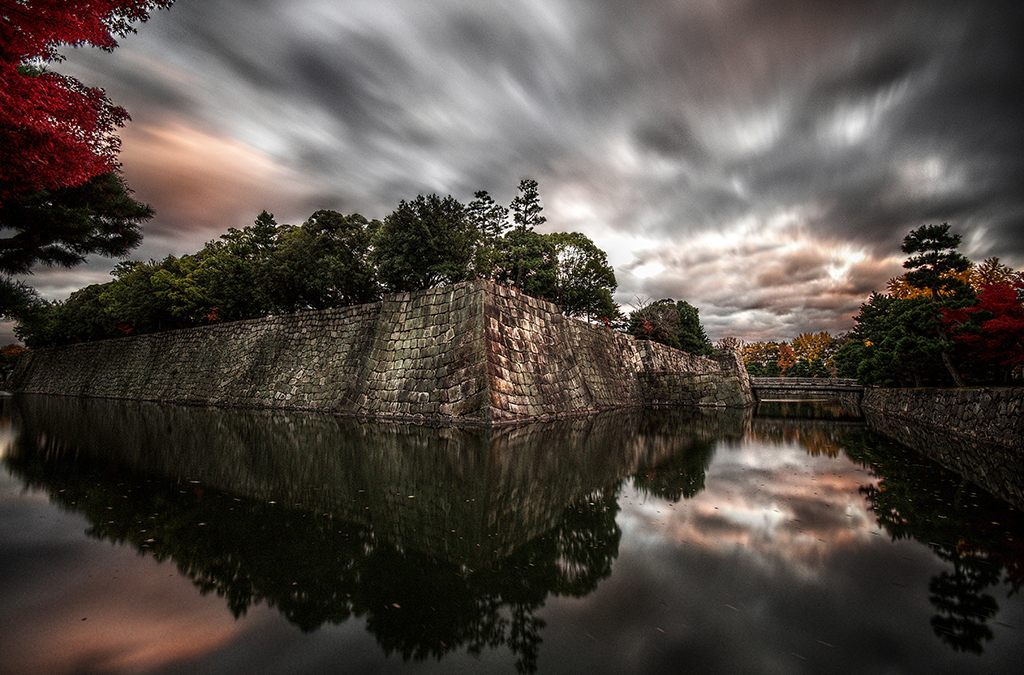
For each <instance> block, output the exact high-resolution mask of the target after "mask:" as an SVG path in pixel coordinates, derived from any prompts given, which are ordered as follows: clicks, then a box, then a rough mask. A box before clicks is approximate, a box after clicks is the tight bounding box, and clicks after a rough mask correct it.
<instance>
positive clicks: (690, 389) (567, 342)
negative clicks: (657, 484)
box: [10, 281, 753, 423]
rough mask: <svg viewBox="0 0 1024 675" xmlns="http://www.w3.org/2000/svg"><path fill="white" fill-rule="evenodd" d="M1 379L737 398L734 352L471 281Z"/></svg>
mask: <svg viewBox="0 0 1024 675" xmlns="http://www.w3.org/2000/svg"><path fill="white" fill-rule="evenodd" d="M10 386H11V389H12V390H14V391H21V392H24V393H40V394H62V395H73V396H91V397H102V398H117V399H131V400H142V401H166V402H174V403H189V404H202V405H219V406H239V407H250V408H291V409H303V410H321V411H329V412H334V413H340V414H350V415H361V416H377V417H396V418H426V419H444V420H453V421H463V422H478V423H501V422H515V421H525V420H531V419H545V418H549V417H559V416H566V415H577V414H585V413H590V412H596V411H599V410H606V409H610V408H623V407H634V406H641V405H706V406H745V405H748V404H750V403H751V402H752V400H753V399H752V396H751V394H750V384H749V378H748V377H747V375H746V370H745V369H744V368H743V365H742V362H741V360H740V359H739V358H738V357H735V356H733V358H730V355H727V356H726V357H724V358H722V359H719V360H715V359H709V358H704V357H698V356H693V355H691V354H687V353H685V352H680V351H678V350H674V349H670V348H668V347H664V346H663V345H659V344H656V343H651V342H646V341H636V340H634V339H633V338H632V337H630V336H627V335H623V334H621V333H617V332H615V331H612V330H609V329H607V328H604V327H599V326H593V325H590V324H587V323H585V322H582V321H578V320H575V319H570V318H567V317H565V316H563V315H562V314H561V312H559V310H558V308H557V307H556V306H555V305H553V304H551V303H548V302H545V301H542V300H537V299H536V298H531V297H528V296H525V295H522V294H520V293H518V292H516V291H514V290H510V289H507V288H504V287H501V286H496V285H494V284H491V283H489V282H483V281H475V282H467V283H463V284H457V285H455V286H451V287H445V288H435V289H429V290H426V291H420V292H417V293H402V294H398V295H394V296H389V297H387V298H385V299H384V300H383V301H382V302H377V303H373V304H368V305H360V306H357V307H346V308H341V309H328V310H321V311H312V312H301V313H297V314H289V315H283V316H275V317H268V318H264V319H254V320H249V321H237V322H232V323H225V324H215V325H211V326H203V327H199V328H192V329H187V330H180V331H169V332H166V333H156V334H151V335H139V336H133V337H125V338H120V339H117V340H105V341H100V342H92V343H87V344H81V345H72V346H68V347H61V348H54V349H44V350H32V351H30V352H28V353H26V354H25V355H24V357H23V358H22V359H21V360H20V361H19V363H18V366H17V368H16V370H15V372H14V374H13V376H12V378H11V382H10Z"/></svg>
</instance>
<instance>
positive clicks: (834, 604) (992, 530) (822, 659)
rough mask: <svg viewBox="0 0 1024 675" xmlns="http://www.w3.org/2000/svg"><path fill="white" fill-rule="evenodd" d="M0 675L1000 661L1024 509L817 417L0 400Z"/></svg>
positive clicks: (801, 413) (832, 668)
mask: <svg viewBox="0 0 1024 675" xmlns="http://www.w3.org/2000/svg"><path fill="white" fill-rule="evenodd" d="M0 406H2V409H0V457H2V465H3V470H2V471H0V654H2V656H0V673H4V674H7V673H11V674H15V673H18V674H25V675H33V674H40V675H42V674H44V673H45V674H46V675H65V674H66V675H72V674H74V675H89V674H96V675H99V674H103V675H109V674H121V673H125V674H127V673H132V674H138V673H145V674H157V673H159V674H172V673H173V674H177V673H182V674H184V673H188V674H190V675H191V674H196V673H200V674H201V673H218V674H220V673H228V674H233V673H239V674H241V673H245V674H246V675H251V674H260V673H267V674H271V673H273V674H275V675H276V674H279V673H302V674H310V675H312V674H320V673H391V672H400V673H515V672H517V671H518V672H527V673H532V672H536V673H598V674H600V673H638V674H639V673H645V674H646V673H672V674H673V675H674V674H676V673H680V672H692V673H856V674H857V675H862V674H864V673H929V674H934V673H958V674H959V673H1016V672H1019V668H1020V665H1021V664H1022V663H1024V601H1022V598H1021V590H1020V589H1021V586H1022V585H1024V518H1022V514H1021V513H1020V512H1019V511H1016V510H1014V509H1013V508H1011V507H1009V506H1008V505H1006V504H1005V503H1003V502H1000V501H998V500H996V499H994V498H992V497H990V496H988V495H987V494H986V493H985V492H984V491H983V490H981V489H980V488H977V487H975V486H973V485H972V484H971V483H969V482H967V481H965V480H964V479H962V478H961V477H959V476H958V475H956V474H954V473H951V472H949V471H946V470H944V469H942V468H941V467H939V466H938V465H936V464H934V463H933V462H931V461H929V460H927V459H925V458H923V457H922V456H920V455H918V454H916V453H915V452H913V451H910V450H908V449H906V448H903V447H901V446H899V445H897V444H895V443H893V442H891V441H888V440H886V439H885V438H884V437H882V436H880V435H877V434H875V433H873V432H872V431H871V430H869V429H868V428H866V426H865V425H864V423H863V422H861V421H859V420H857V419H854V418H849V417H847V416H846V415H845V414H844V413H843V410H842V407H841V406H839V405H838V404H834V403H829V402H812V403H808V402H779V403H766V404H762V407H761V408H760V409H759V410H758V411H757V412H756V414H754V413H753V411H737V410H726V411H715V410H675V411H667V410H654V411H644V412H616V413H607V414H602V415H598V416H595V417H591V418H586V419H577V420H568V421H559V422H550V423H542V424H533V425H528V426H517V427H508V428H502V429H498V430H493V429H484V428H452V427H433V426H429V425H413V424H397V423H386V422H374V421H366V420H354V419H346V418H338V417H333V416H329V415H316V414H301V413H281V412H267V411H245V410H217V409H205V408H188V407H178V406H161V405H157V404H140V403H124V402H115V401H102V400H80V399H74V398H60V397H19V398H14V399H0Z"/></svg>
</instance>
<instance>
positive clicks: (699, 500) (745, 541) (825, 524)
mask: <svg viewBox="0 0 1024 675" xmlns="http://www.w3.org/2000/svg"><path fill="white" fill-rule="evenodd" d="M871 480H872V479H871V478H870V476H869V475H868V474H867V473H866V472H865V471H864V470H861V469H858V468H856V467H854V466H853V465H851V464H850V463H849V461H847V460H845V459H843V458H834V457H828V456H810V455H808V454H807V453H806V451H805V450H804V448H802V447H800V446H799V445H797V444H795V443H782V444H765V443H764V442H761V441H745V442H744V443H742V444H740V445H736V446H725V447H722V446H720V447H719V448H718V449H717V450H716V453H715V461H714V463H713V464H712V465H711V468H710V469H709V470H708V474H707V478H706V486H707V487H706V489H705V490H703V491H702V492H700V493H699V494H697V495H696V496H695V497H694V498H692V499H689V500H685V501H682V502H679V503H677V504H667V503H664V502H661V501H659V500H650V501H647V502H634V503H632V504H631V505H629V506H627V507H625V508H624V509H623V514H622V518H624V519H626V522H627V523H628V524H629V526H631V527H633V528H636V529H640V530H641V531H642V534H641V536H642V537H643V538H645V539H650V540H652V541H653V540H660V541H663V542H665V543H669V542H676V543H678V544H679V545H695V546H698V547H701V548H703V549H707V550H708V551H709V552H713V553H714V554H717V555H722V554H726V553H728V552H730V551H739V550H741V551H743V553H744V555H746V556H749V557H750V558H751V559H752V560H753V561H756V562H757V564H758V565H759V566H761V567H764V568H766V569H785V570H787V572H786V573H787V574H794V575H796V576H800V577H803V578H805V579H814V578H816V576H817V572H818V570H819V569H820V567H821V565H820V559H821V558H824V557H834V556H837V555H842V551H843V550H849V549H852V548H854V547H855V546H856V545H858V544H863V543H864V542H866V541H870V540H871V538H872V535H876V534H877V532H878V528H877V526H876V525H875V518H874V516H873V515H872V514H871V513H870V510H869V507H868V506H867V504H866V503H865V501H864V500H863V499H862V498H860V497H859V494H858V488H859V487H860V486H862V485H864V484H866V483H868V482H870V481H871ZM851 495H856V498H854V499H853V500H851ZM626 527H627V526H626V525H624V526H623V529H626Z"/></svg>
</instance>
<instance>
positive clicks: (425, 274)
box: [16, 180, 696, 347]
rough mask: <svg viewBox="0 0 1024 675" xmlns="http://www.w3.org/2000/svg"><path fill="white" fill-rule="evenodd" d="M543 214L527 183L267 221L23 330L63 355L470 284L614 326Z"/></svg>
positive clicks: (148, 267)
mask: <svg viewBox="0 0 1024 675" xmlns="http://www.w3.org/2000/svg"><path fill="white" fill-rule="evenodd" d="M542 210H543V209H542V207H541V205H540V198H539V193H538V190H537V183H536V181H533V180H524V181H522V182H521V183H520V186H519V195H518V196H517V197H516V198H515V199H514V200H513V201H512V203H511V205H510V206H509V207H508V208H506V207H503V206H500V205H498V204H496V203H495V202H494V200H493V199H492V198H491V197H490V196H489V195H488V194H487V193H486V192H478V193H476V195H475V198H474V200H473V201H472V202H470V204H468V205H463V204H461V203H460V202H459V201H458V200H456V199H455V198H453V197H451V196H448V197H444V198H441V197H439V196H437V195H429V196H426V197H424V196H422V195H421V196H418V197H417V198H416V199H414V200H412V201H408V202H407V201H402V202H401V203H399V205H398V208H397V209H395V211H394V212H392V213H391V214H390V215H388V216H387V217H386V218H384V220H383V221H378V220H367V219H366V218H364V217H363V216H361V215H359V214H351V215H347V216H346V215H342V214H340V213H338V212H336V211H328V210H321V211H317V212H315V213H314V214H312V215H311V216H310V217H309V218H308V219H307V220H306V221H305V222H304V223H303V224H302V225H298V226H295V225H278V224H277V222H276V221H275V220H274V217H273V216H272V215H271V214H269V213H267V212H266V211H264V212H263V213H260V214H259V216H258V217H257V218H256V220H255V222H254V223H253V224H252V225H250V226H248V227H245V228H244V229H241V230H238V229H234V228H232V229H229V230H228V232H227V233H226V234H224V235H223V236H221V237H220V238H219V239H217V240H214V241H211V242H209V243H208V244H207V245H206V246H205V247H204V248H203V249H202V250H201V251H199V252H198V253H195V254H193V255H183V256H181V257H175V256H168V257H167V258H165V259H163V260H161V261H159V262H158V261H153V260H151V261H149V262H148V263H147V262H140V261H129V262H122V263H119V264H118V265H117V266H116V267H115V268H114V270H113V272H112V274H113V276H114V279H113V280H112V281H110V282H107V283H105V284H96V285H92V286H88V287H86V288H83V289H81V290H79V291H77V292H75V293H73V294H72V295H71V297H70V298H68V300H66V301H64V302H57V303H46V302H37V303H36V305H35V307H34V308H32V310H31V311H28V312H26V313H25V316H24V317H23V318H22V320H21V321H20V323H19V325H18V327H17V329H16V330H17V333H18V336H19V337H20V338H21V339H22V340H24V342H25V344H26V345H28V346H29V347H41V346H49V345H60V344H68V343H72V342H84V341H89V340H97V339H104V338H109V337H117V336H121V335H126V334H137V333H149V332H154V331H161V330H170V329H175V328H184V327H189V326H197V325H203V324H208V323H213V322H218V321H231V320H237V319H246V318H256V317H262V316H268V315H273V314H279V313H288V312H295V311H300V310H306V309H324V308H327V307H340V306H346V305H354V304H361V303H366V302H372V301H374V300H377V299H379V298H380V297H381V295H382V294H384V293H396V292H403V291H414V290H420V289H425V288H430V287H433V286H438V285H446V284H452V283H457V282H459V281H464V280H468V279H490V280H493V281H495V282H498V283H502V284H506V285H510V286H514V287H516V288H518V289H520V290H522V291H523V292H525V293H527V294H529V295H533V296H536V297H539V298H543V299H546V300H550V301H552V302H554V303H556V304H558V305H559V306H560V307H561V308H562V311H563V313H565V314H566V315H569V316H576V317H584V318H587V319H591V320H603V321H605V322H607V323H611V322H612V321H615V320H618V319H619V318H620V317H619V310H618V306H617V305H616V304H615V302H614V300H613V299H612V293H613V292H614V290H615V288H616V280H615V272H614V270H613V269H612V268H611V266H610V265H609V264H608V262H607V256H606V254H605V252H604V251H602V250H601V249H600V248H598V247H597V246H596V245H595V244H594V243H593V242H592V241H591V240H590V239H589V238H587V237H586V236H584V235H583V234H580V233H578V232H570V233H564V232H559V233H554V234H541V233H538V232H537V231H536V230H535V229H534V228H535V227H536V226H538V225H541V224H543V223H544V222H545V217H544V216H543V215H542ZM694 312H695V310H694ZM695 316H696V314H695V313H694V317H695Z"/></svg>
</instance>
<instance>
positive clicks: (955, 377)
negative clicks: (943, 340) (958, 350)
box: [942, 331, 967, 387]
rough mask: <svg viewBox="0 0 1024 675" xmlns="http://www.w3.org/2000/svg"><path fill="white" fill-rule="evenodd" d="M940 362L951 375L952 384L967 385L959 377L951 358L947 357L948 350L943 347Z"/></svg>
mask: <svg viewBox="0 0 1024 675" xmlns="http://www.w3.org/2000/svg"><path fill="white" fill-rule="evenodd" d="M943 332H945V331H943ZM943 337H945V335H943ZM942 363H943V364H944V365H945V366H946V370H948V371H949V374H950V375H952V376H953V384H955V385H956V386H958V387H966V386H967V385H965V384H964V379H963V378H962V377H960V372H959V371H958V370H957V369H956V366H955V365H953V359H951V358H949V352H947V351H946V350H945V349H943V350H942Z"/></svg>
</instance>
